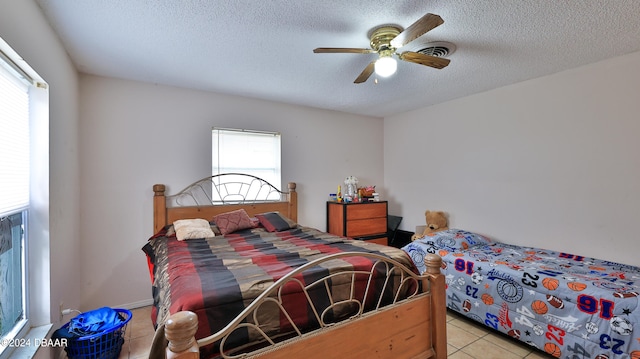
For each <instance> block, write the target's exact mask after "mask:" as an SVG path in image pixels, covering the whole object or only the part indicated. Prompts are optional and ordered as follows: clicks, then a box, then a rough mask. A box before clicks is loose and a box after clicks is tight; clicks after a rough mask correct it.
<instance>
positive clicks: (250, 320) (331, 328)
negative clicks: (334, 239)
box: [150, 174, 447, 359]
mask: <svg viewBox="0 0 640 359" xmlns="http://www.w3.org/2000/svg"><path fill="white" fill-rule="evenodd" d="M235 176H238V175H237V174H235ZM215 177H216V176H214V177H211V178H207V179H203V180H201V181H198V182H196V183H194V184H192V185H191V186H189V187H188V188H187V189H185V190H183V191H180V192H179V193H178V194H176V195H173V196H167V195H165V190H166V187H165V186H164V185H161V184H156V185H154V186H153V191H154V201H153V202H154V209H153V211H154V233H157V232H158V231H161V230H162V229H163V228H166V226H167V225H170V224H171V223H173V222H174V221H176V220H178V219H191V218H213V216H215V215H217V214H220V213H225V212H228V211H231V210H235V209H238V208H243V209H245V210H246V212H247V213H248V214H249V215H250V216H254V215H257V214H260V213H265V212H272V211H277V212H280V213H282V214H285V215H286V216H287V217H289V218H291V219H292V220H295V221H297V192H296V184H295V183H289V184H288V192H279V191H277V192H279V193H277V195H278V196H279V197H280V198H278V199H275V200H274V199H269V200H256V199H253V200H246V199H241V200H239V199H238V198H237V197H233V196H231V197H233V198H232V200H225V198H221V197H225V195H224V194H223V195H220V194H215V193H214V194H213V195H212V194H211V193H210V192H209V191H210V190H209V188H210V187H211V186H210V184H211V182H212V181H213V179H214V178H215ZM234 178H235V177H234ZM218 180H219V179H216V180H215V181H218ZM250 180H251V181H257V183H258V184H259V185H260V186H263V185H265V184H264V183H266V182H264V181H262V180H260V179H258V178H253V179H250ZM215 181H214V182H215ZM266 186H269V185H268V183H267V184H266ZM213 187H214V190H213V192H216V190H217V189H216V188H218V187H217V186H213ZM194 189H195V191H196V192H206V193H204V194H203V193H200V194H196V195H194V194H193V192H194ZM218 190H219V189H218ZM269 191H271V190H269ZM195 197H204V198H205V199H206V200H205V201H204V202H203V201H201V200H196V199H195ZM214 197H215V198H214ZM270 197H271V198H273V196H270ZM185 198H186V199H187V200H185ZM206 202H208V203H206ZM229 202H231V203H229ZM327 235H328V234H327ZM353 243H356V244H358V243H357V242H353ZM381 248H382V249H384V250H391V249H388V248H387V247H381ZM353 256H360V257H368V259H370V260H372V261H375V264H374V266H382V267H384V268H385V270H386V272H391V273H394V275H400V276H401V278H402V282H401V283H402V284H401V285H400V287H403V286H406V287H411V285H410V284H411V283H413V284H415V285H413V287H414V288H415V290H413V291H412V292H411V293H410V294H409V295H407V298H396V297H397V294H395V296H396V297H394V300H393V303H391V304H389V305H380V303H381V300H380V299H376V301H377V303H378V304H377V305H375V308H373V309H372V310H368V311H364V310H362V307H363V305H362V304H361V303H358V302H357V301H356V300H353V298H351V299H348V300H344V301H342V302H336V303H332V305H333V306H336V307H337V306H340V305H355V306H356V307H357V306H358V305H359V306H360V307H359V309H358V310H356V311H355V313H350V314H349V315H348V317H347V318H341V319H340V321H337V322H327V323H325V321H324V314H325V313H324V312H322V313H316V316H317V317H318V319H319V322H320V323H321V325H320V327H319V328H317V329H315V330H314V331H312V332H302V331H299V330H298V329H297V327H296V325H295V324H294V323H291V324H292V326H293V327H294V329H295V330H294V331H293V333H292V334H291V335H289V336H288V337H286V338H276V337H271V336H270V334H268V333H265V332H263V331H262V330H261V328H260V323H259V322H258V321H257V320H256V319H255V316H256V313H257V312H258V311H259V310H260V309H261V308H265V307H267V306H273V305H276V306H279V309H280V310H281V311H283V312H285V316H286V317H287V318H288V314H286V311H284V310H283V308H282V304H281V303H280V302H279V300H280V296H281V293H282V291H283V288H284V287H285V286H287V285H290V284H291V282H296V276H299V275H301V273H303V272H305V271H306V270H309V268H312V267H314V266H324V265H326V264H327V262H329V261H335V260H342V259H346V258H348V257H353ZM425 265H426V267H427V268H428V269H427V272H426V273H425V274H423V275H422V276H420V275H417V274H416V271H415V269H413V270H412V269H410V268H407V267H406V266H405V265H403V264H402V263H399V262H397V261H395V260H393V259H389V258H387V257H385V256H381V255H377V254H369V253H360V252H347V253H344V252H343V253H337V254H331V255H327V256H324V257H322V258H318V259H317V260H313V261H311V262H309V263H306V264H304V265H302V266H300V267H298V268H295V269H294V270H293V271H291V272H290V273H288V274H287V275H285V276H283V277H281V278H280V279H279V280H277V281H275V283H273V284H272V285H271V286H270V287H268V288H267V289H265V290H264V292H262V293H261V294H260V295H259V296H258V297H257V298H256V299H255V300H254V301H253V302H251V304H249V305H248V306H246V308H245V309H244V310H243V311H242V312H241V313H240V315H238V316H237V317H236V319H235V320H232V321H231V322H229V323H228V324H227V325H226V326H225V327H224V328H223V329H222V330H220V331H219V332H217V333H214V334H212V335H211V336H209V337H206V338H201V339H198V340H196V338H195V333H196V330H197V329H198V317H197V316H196V314H194V313H192V312H189V311H179V312H176V313H171V315H170V317H169V319H168V320H167V321H166V322H165V323H163V324H162V325H158V328H157V331H156V336H155V338H154V343H153V346H152V348H151V351H150V358H164V357H166V358H171V359H192V358H199V357H200V350H199V347H202V346H206V345H210V344H211V343H222V344H221V351H222V353H223V354H220V357H223V358H254V357H255V358H269V359H275V358H287V359H290V358H298V357H303V356H304V357H305V359H314V358H318V359H319V358H327V357H328V355H330V356H331V357H336V358H364V357H372V356H375V357H376V358H389V359H391V358H394V359H397V358H438V359H444V358H446V356H447V344H446V327H445V325H446V297H445V278H444V276H443V275H442V274H441V272H440V267H441V265H442V260H441V258H440V257H439V256H437V255H429V256H427V257H426V258H425ZM362 274H363V273H360V272H357V271H352V272H340V275H342V276H344V275H347V276H351V278H352V279H351V280H352V282H353V278H354V277H355V276H357V275H362ZM364 274H368V273H364ZM335 275H336V274H335V273H334V274H330V275H329V276H327V278H323V279H321V280H318V281H316V282H315V283H314V284H313V286H315V287H316V288H317V287H321V288H325V287H327V289H326V290H327V292H329V289H328V285H327V282H328V281H331V280H332V279H333V280H335V278H336V277H335ZM378 280H379V279H378ZM387 280H388V279H387ZM385 284H386V282H385ZM351 285H352V288H351V292H352V294H351V297H353V291H354V288H353V286H354V285H353V284H351ZM309 287H311V286H308V287H304V291H305V295H306V297H307V299H308V300H309V303H308V305H309V306H310V307H312V308H314V303H312V299H311V296H310V295H308V294H307V290H311V289H310V288H309ZM368 288H369V285H367V290H368ZM369 294H371V293H369ZM330 295H333V294H330ZM366 296H367V293H365V297H366ZM381 297H382V295H380V298H381ZM247 327H249V328H250V329H251V330H255V332H257V333H258V336H259V337H260V339H262V341H263V345H261V346H260V347H249V348H247V349H246V350H245V352H243V353H234V354H233V355H230V356H227V355H226V354H224V353H225V350H222V346H223V345H224V343H225V340H226V339H227V338H228V337H229V336H230V335H231V334H232V333H233V332H234V331H235V330H238V328H247ZM256 348H257V349H256Z"/></svg>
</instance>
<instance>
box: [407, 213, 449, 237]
mask: <svg viewBox="0 0 640 359" xmlns="http://www.w3.org/2000/svg"><path fill="white" fill-rule="evenodd" d="M424 217H425V219H426V221H427V226H426V227H425V228H424V232H422V233H416V234H414V235H413V236H411V240H412V241H415V240H416V239H418V238H422V237H424V236H426V235H428V234H430V233H434V232H439V231H444V230H447V229H449V227H448V223H447V222H448V221H447V215H446V214H445V213H444V212H442V211H426V212H424Z"/></svg>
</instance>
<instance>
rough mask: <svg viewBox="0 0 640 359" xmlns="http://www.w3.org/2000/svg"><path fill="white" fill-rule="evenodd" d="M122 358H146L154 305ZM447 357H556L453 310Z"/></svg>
mask: <svg viewBox="0 0 640 359" xmlns="http://www.w3.org/2000/svg"><path fill="white" fill-rule="evenodd" d="M131 312H132V314H133V318H132V319H131V321H130V322H129V324H128V325H127V331H126V334H125V337H126V340H125V342H124V345H123V346H122V352H120V359H124V358H130V359H138V358H147V357H148V350H149V348H150V347H151V340H152V339H153V333H154V330H153V325H152V324H151V316H150V315H151V307H143V308H138V309H134V310H132V311H131ZM447 343H448V348H447V352H448V358H451V359H471V358H473V359H512V358H513V359H517V358H519V359H522V358H526V359H548V358H553V357H552V356H550V355H547V354H546V353H543V352H541V351H538V350H536V349H534V348H532V347H530V346H528V345H526V344H523V343H520V342H518V341H516V340H513V339H511V338H508V337H506V336H504V335H502V334H500V333H497V332H495V331H492V330H490V329H488V328H486V327H484V326H482V325H480V324H479V323H476V322H474V321H471V320H469V319H467V318H465V317H463V316H460V315H458V314H456V313H453V312H448V313H447Z"/></svg>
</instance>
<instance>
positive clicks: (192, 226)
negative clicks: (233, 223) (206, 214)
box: [173, 218, 215, 241]
mask: <svg viewBox="0 0 640 359" xmlns="http://www.w3.org/2000/svg"><path fill="white" fill-rule="evenodd" d="M173 228H174V230H175V232H176V238H177V239H178V240H179V241H184V240H185V239H195V238H209V237H215V233H213V231H212V230H211V226H210V225H209V222H208V221H207V220H206V219H202V218H196V219H179V220H177V221H175V222H173Z"/></svg>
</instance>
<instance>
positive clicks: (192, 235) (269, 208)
mask: <svg viewBox="0 0 640 359" xmlns="http://www.w3.org/2000/svg"><path fill="white" fill-rule="evenodd" d="M164 192H165V187H164V186H163V185H155V186H154V193H155V196H154V232H155V233H156V234H155V235H154V236H153V237H152V238H151V239H150V240H149V241H148V243H147V244H146V245H145V246H144V248H143V250H144V252H145V253H146V255H147V259H148V265H149V273H150V275H151V281H152V292H153V299H154V306H153V311H152V319H153V321H154V324H155V325H156V326H157V331H156V336H155V338H154V344H153V347H152V348H151V353H150V357H153V358H162V357H164V356H165V354H166V357H167V358H198V357H202V358H244V357H260V358H291V357H302V356H304V357H306V358H326V357H341V358H342V357H344V358H350V357H351V358H361V357H370V356H372V355H374V356H375V357H378V358H439V359H443V358H446V351H447V348H446V329H445V322H446V306H445V286H444V277H443V276H442V275H441V274H440V267H441V263H442V262H441V259H440V257H438V256H437V255H431V256H427V257H425V260H424V263H423V265H424V266H425V268H427V269H426V270H425V271H424V274H422V275H420V274H418V270H417V268H416V266H415V265H414V264H413V262H412V261H411V260H410V259H409V257H408V256H407V255H406V253H405V252H403V251H402V250H400V249H397V248H393V247H388V246H382V245H376V244H371V243H367V242H364V241H355V240H349V239H346V238H343V237H339V236H335V235H331V234H328V233H325V232H321V231H318V230H316V229H313V228H309V227H305V226H302V225H299V224H298V223H297V193H296V191H295V184H289V188H288V192H286V193H282V192H280V191H278V190H276V189H275V188H273V187H272V186H271V185H269V184H268V183H266V182H265V181H263V180H261V179H259V178H255V177H250V176H249V177H247V176H244V175H238V174H228V175H220V176H213V177H211V178H206V179H204V180H201V181H198V182H196V183H194V184H193V185H191V186H189V187H188V188H186V189H185V190H183V191H181V192H179V193H178V194H176V195H172V196H166V195H165V193H164ZM203 222H204V223H203ZM207 233H208V234H207ZM211 234H213V235H211Z"/></svg>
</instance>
